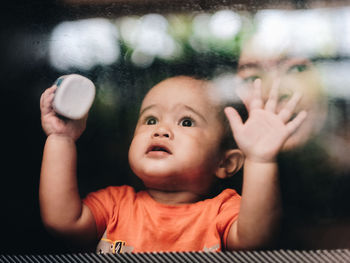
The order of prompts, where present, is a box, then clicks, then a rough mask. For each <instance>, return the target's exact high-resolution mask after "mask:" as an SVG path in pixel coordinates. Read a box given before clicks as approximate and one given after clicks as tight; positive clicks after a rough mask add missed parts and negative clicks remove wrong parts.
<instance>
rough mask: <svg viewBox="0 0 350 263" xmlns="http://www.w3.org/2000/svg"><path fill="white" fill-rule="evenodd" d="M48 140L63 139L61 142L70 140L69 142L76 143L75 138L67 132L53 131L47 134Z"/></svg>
mask: <svg viewBox="0 0 350 263" xmlns="http://www.w3.org/2000/svg"><path fill="white" fill-rule="evenodd" d="M47 140H49V141H61V142H68V143H75V141H76V140H75V139H74V138H73V137H71V136H69V135H66V134H60V133H52V134H49V135H48V136H47Z"/></svg>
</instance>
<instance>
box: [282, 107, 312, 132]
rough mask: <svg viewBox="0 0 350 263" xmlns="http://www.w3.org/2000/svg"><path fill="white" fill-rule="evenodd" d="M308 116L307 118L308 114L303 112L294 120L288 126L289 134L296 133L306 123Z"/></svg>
mask: <svg viewBox="0 0 350 263" xmlns="http://www.w3.org/2000/svg"><path fill="white" fill-rule="evenodd" d="M306 116H307V112H306V111H301V112H299V113H298V115H297V116H296V117H295V118H294V119H293V120H291V121H290V122H288V123H287V124H286V126H287V130H288V133H289V134H292V133H293V132H295V131H296V130H297V129H298V128H299V127H300V125H301V124H302V123H303V122H304V120H305V118H306Z"/></svg>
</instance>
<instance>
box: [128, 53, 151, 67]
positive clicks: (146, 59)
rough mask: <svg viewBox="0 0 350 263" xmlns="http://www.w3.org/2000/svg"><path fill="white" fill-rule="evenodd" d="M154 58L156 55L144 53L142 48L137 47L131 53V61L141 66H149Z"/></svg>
mask: <svg viewBox="0 0 350 263" xmlns="http://www.w3.org/2000/svg"><path fill="white" fill-rule="evenodd" d="M153 60H154V56H152V55H149V54H147V53H144V52H143V51H142V50H139V49H135V50H134V51H133V52H132V55H131V62H132V63H134V64H135V65H136V66H138V67H141V68H147V67H149V66H150V65H151V64H152V63H153Z"/></svg>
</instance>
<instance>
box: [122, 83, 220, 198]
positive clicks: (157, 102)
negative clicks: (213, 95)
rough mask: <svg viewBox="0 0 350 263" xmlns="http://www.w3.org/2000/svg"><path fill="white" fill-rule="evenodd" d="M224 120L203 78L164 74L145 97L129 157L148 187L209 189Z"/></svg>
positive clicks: (136, 172) (199, 191)
mask: <svg viewBox="0 0 350 263" xmlns="http://www.w3.org/2000/svg"><path fill="white" fill-rule="evenodd" d="M222 134H223V126H222V124H221V122H220V121H219V118H218V114H217V107H215V105H214V104H213V102H212V101H211V99H210V96H208V94H207V88H206V87H204V86H203V82H201V81H198V80H194V79H191V78H188V77H177V78H172V79H168V80H165V81H163V82H161V83H160V84H158V85H156V86H155V87H153V88H152V89H151V90H150V92H149V93H148V94H147V95H146V97H145V98H144V100H143V103H142V106H141V110H140V116H139V120H138V123H137V126H136V129H135V134H134V138H133V140H132V143H131V146H130V149H129V162H130V166H131V168H132V170H133V171H134V173H135V174H136V175H137V176H138V177H139V178H140V179H142V181H143V182H144V183H145V185H146V187H148V188H155V189H159V190H168V191H188V190H190V191H194V192H197V193H199V194H202V193H201V192H204V191H207V190H208V188H209V187H210V185H211V183H212V180H213V178H214V172H215V170H216V168H217V167H218V165H219V159H220V142H221V138H222Z"/></svg>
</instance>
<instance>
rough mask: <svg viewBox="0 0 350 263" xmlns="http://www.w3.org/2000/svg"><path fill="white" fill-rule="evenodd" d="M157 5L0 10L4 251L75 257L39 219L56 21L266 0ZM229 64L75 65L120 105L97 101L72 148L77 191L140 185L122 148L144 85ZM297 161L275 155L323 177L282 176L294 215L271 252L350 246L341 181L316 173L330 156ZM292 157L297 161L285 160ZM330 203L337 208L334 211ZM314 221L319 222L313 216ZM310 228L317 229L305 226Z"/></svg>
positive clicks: (0, 249) (45, 0)
mask: <svg viewBox="0 0 350 263" xmlns="http://www.w3.org/2000/svg"><path fill="white" fill-rule="evenodd" d="M164 3H165V1H163V2H162V1H148V2H141V1H135V2H127V1H124V2H119V3H116V2H113V3H112V2H108V1H107V2H105V3H104V4H100V5H89V4H86V5H78V4H75V5H72V4H69V3H68V2H60V1H52V0H42V1H22V2H21V1H11V2H10V1H8V2H6V4H5V6H3V7H2V8H1V11H0V12H1V15H0V21H1V23H0V24H1V44H0V50H1V51H0V52H1V57H0V74H1V86H0V93H1V94H0V109H1V111H0V112H1V139H2V143H1V148H0V149H1V153H2V154H1V156H2V157H1V162H0V164H1V183H0V193H1V195H0V204H1V214H0V217H1V220H0V226H1V227H2V228H3V229H2V231H1V237H0V238H1V242H0V243H1V246H0V253H1V254H16V253H17V254H18V253H21V254H43V253H64V252H67V251H74V249H72V248H71V247H70V246H68V245H67V244H65V243H64V242H63V241H60V240H58V239H56V238H53V237H52V236H50V235H49V234H48V233H47V232H46V230H45V229H44V228H43V225H42V223H41V220H40V213H39V205H38V186H39V176H40V165H41V158H42V150H43V146H44V143H45V139H46V137H45V135H44V133H43V132H42V129H41V125H40V109H39V99H40V95H41V93H42V92H43V91H44V90H45V89H46V88H47V87H49V86H50V85H51V84H52V83H53V82H54V81H55V79H56V78H57V77H59V76H60V75H61V74H62V72H58V71H57V70H55V69H54V68H52V67H51V66H50V64H49V62H48V54H47V52H48V43H49V41H50V33H51V30H52V29H53V28H54V26H55V25H57V24H58V23H59V22H61V21H63V20H75V19H80V18H88V17H94V16H96V15H99V16H104V17H107V18H113V17H117V16H118V15H120V14H123V15H126V14H143V13H147V12H149V11H150V10H152V12H155V11H158V12H161V13H165V12H173V11H196V10H197V11H199V10H210V9H213V8H218V7H219V6H224V5H227V6H229V5H235V6H236V7H237V8H238V9H249V10H253V11H254V9H259V8H263V7H264V6H265V5H266V4H268V3H269V1H267V2H266V1H264V3H262V2H259V1H250V2H249V1H248V2H247V1H242V2H238V1H225V2H222V3H218V2H217V1H216V2H215V1H192V3H191V4H189V2H188V1H182V2H181V1H172V2H171V3H172V4H169V3H165V4H164ZM288 3H289V5H290V6H292V7H293V8H304V7H306V6H307V4H308V2H305V1H292V2H288ZM236 63H237V61H236V58H226V57H224V56H220V54H208V55H206V56H198V55H197V54H195V53H193V52H190V51H189V52H188V56H187V58H186V60H183V61H180V62H177V63H171V64H166V63H164V62H162V61H156V62H155V63H154V64H153V65H152V67H150V68H148V69H147V70H144V69H140V68H136V67H134V66H132V65H131V64H130V63H128V62H127V61H122V62H121V63H119V64H117V65H112V66H109V67H95V68H93V69H92V70H90V71H88V72H83V71H78V70H74V69H72V70H71V71H70V73H80V74H83V75H86V76H87V77H89V78H91V79H92V80H93V81H94V82H95V83H99V81H101V79H102V81H103V79H109V80H112V81H114V82H115V83H118V85H119V86H120V87H122V88H121V89H120V90H119V91H118V92H119V95H120V97H121V98H122V100H119V101H118V103H119V106H118V107H117V108H115V109H113V111H109V110H108V109H105V108H104V107H103V106H101V105H98V104H95V105H94V106H93V108H92V111H91V113H90V117H89V120H88V128H87V130H86V132H85V133H84V134H83V135H82V137H81V138H80V139H79V141H78V143H77V144H78V153H79V163H78V169H79V170H78V179H79V186H80V190H81V195H82V196H84V195H85V194H87V193H88V192H90V191H93V190H96V189H99V188H102V187H105V186H107V185H112V184H113V185H120V184H125V183H126V184H136V185H138V181H137V180H136V178H135V177H133V176H132V175H131V173H130V170H129V168H128V165H127V150H128V145H129V141H130V136H131V134H132V130H133V124H134V123H135V116H136V112H137V110H138V104H139V102H140V100H141V98H142V96H143V94H144V93H145V92H146V90H147V89H148V88H150V87H151V86H152V85H153V84H155V83H157V82H159V81H160V80H162V79H164V78H165V77H168V76H172V75H178V74H188V75H197V76H206V77H208V76H211V75H212V74H213V72H214V71H215V69H216V68H217V67H225V68H231V69H235V67H236ZM98 88H99V87H98V85H97V89H98ZM130 91H132V92H130ZM121 127H122V128H121ZM310 147H311V148H312V147H313V146H312V145H311V146H310ZM303 151H304V150H303ZM305 151H307V150H305ZM298 156H305V152H302V153H300V152H299V153H293V154H291V155H290V156H284V157H283V156H282V159H283V158H285V160H287V161H285V163H287V164H288V165H285V166H284V171H286V173H288V171H289V172H290V171H295V166H294V164H295V162H298V161H300V162H301V163H303V162H305V165H306V166H308V165H309V164H310V163H313V164H314V163H317V165H318V166H317V167H318V168H317V169H316V172H315V171H314V173H320V174H321V176H319V177H317V178H316V180H314V179H315V177H298V176H295V177H289V178H287V179H285V177H283V178H282V184H283V185H282V189H283V192H284V196H288V195H292V196H293V198H289V199H288V198H286V197H285V201H284V202H285V203H286V212H287V215H290V218H291V219H290V220H289V221H288V220H287V223H286V226H285V229H284V234H285V235H284V237H283V238H282V239H281V243H280V244H279V246H278V247H282V248H283V247H287V248H324V247H326V248H334V247H336V248H342V247H345V246H347V245H348V243H349V242H348V239H347V238H346V236H347V235H346V233H347V231H348V226H347V222H348V220H347V218H348V208H347V204H348V202H347V200H348V197H347V190H348V189H347V187H346V186H347V185H348V184H347V179H346V177H345V179H342V180H338V181H337V182H334V180H333V179H329V177H327V176H322V174H324V173H325V172H328V170H331V169H330V168H329V167H328V166H327V165H326V163H322V164H321V163H320V160H324V159H325V158H327V157H325V156H321V157H320V156H319V155H313V156H314V157H310V156H309V157H308V158H306V159H305V158H301V159H302V160H299V159H298ZM288 158H289V159H288ZM290 159H292V160H294V161H295V162H289V160H290ZM282 161H283V160H282ZM300 162H299V163H300ZM300 167H301V168H300V170H302V171H303V173H308V169H304V166H300ZM312 168H315V166H314V165H313V166H312ZM305 170H306V171H305ZM300 173H302V172H300ZM310 173H311V172H310ZM310 178H311V179H310ZM313 185H316V186H319V187H325V188H330V189H331V190H332V191H335V192H338V195H333V194H332V193H334V192H332V193H330V192H329V191H323V190H324V189H322V188H321V189H319V188H317V187H314V188H312V187H311V188H310V186H313ZM339 185H340V186H341V187H340V186H339ZM344 185H345V186H344ZM310 189H311V195H310V194H306V193H310ZM338 190H339V191H338ZM312 194H313V195H312ZM334 198H335V199H334ZM337 199H339V200H337ZM333 203H340V204H342V205H337V206H334V204H333ZM327 210H328V212H327ZM320 218H321V219H322V220H318V219H320ZM301 222H303V223H301ZM334 222H336V224H335V223H334ZM294 223H295V224H294ZM315 225H318V226H319V227H318V228H317V227H311V226H315ZM295 229H297V231H295ZM339 233H341V234H340V235H339ZM336 241H338V242H336Z"/></svg>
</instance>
